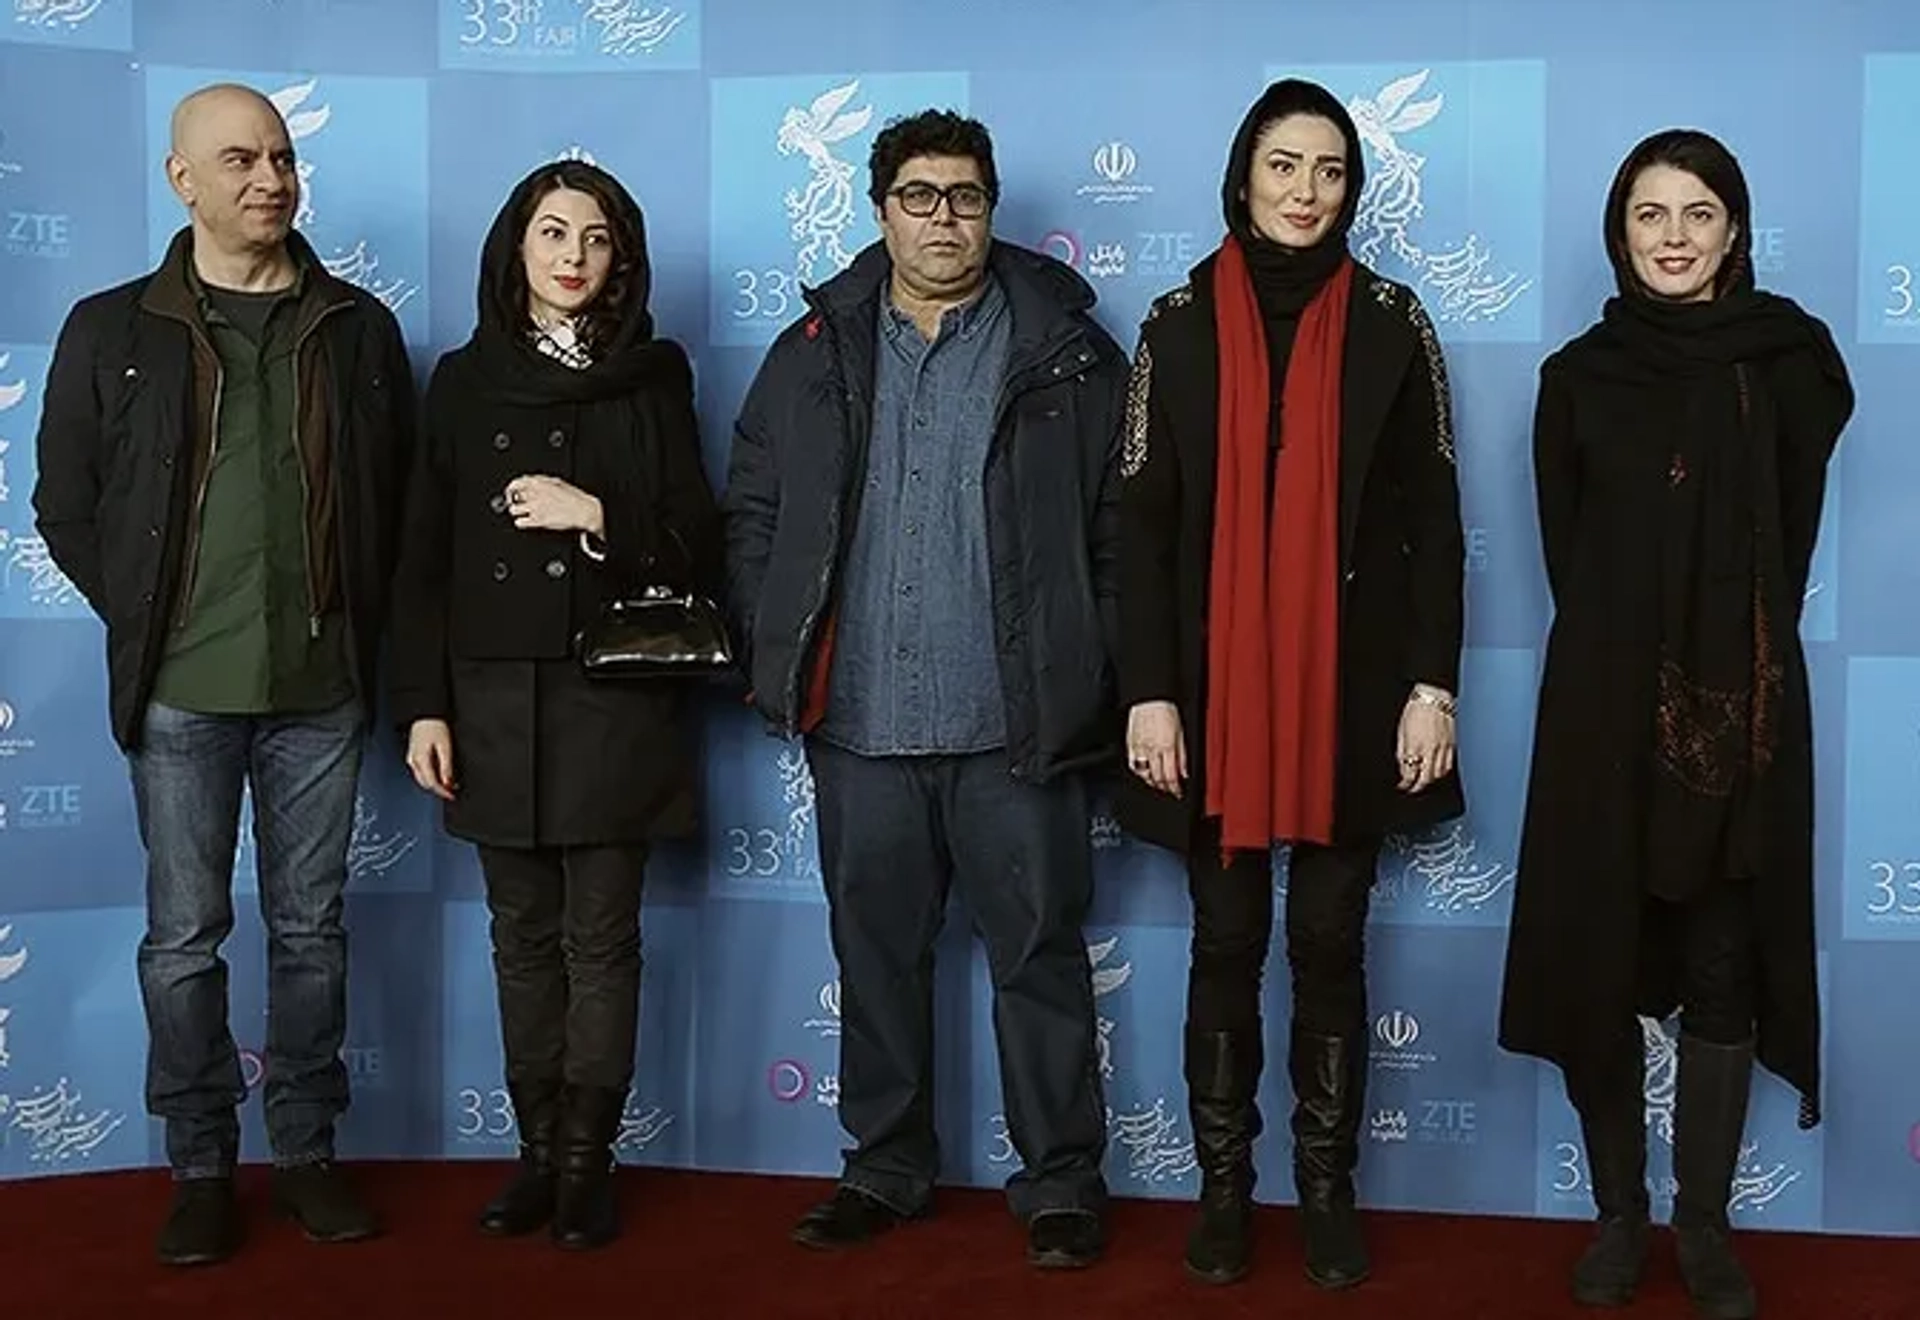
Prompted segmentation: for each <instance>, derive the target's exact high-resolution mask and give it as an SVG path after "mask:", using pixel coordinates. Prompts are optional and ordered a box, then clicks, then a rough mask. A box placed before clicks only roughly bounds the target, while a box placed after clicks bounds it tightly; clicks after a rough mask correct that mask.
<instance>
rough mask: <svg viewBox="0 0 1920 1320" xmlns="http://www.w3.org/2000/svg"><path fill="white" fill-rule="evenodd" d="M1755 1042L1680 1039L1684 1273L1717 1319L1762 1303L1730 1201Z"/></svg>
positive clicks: (1737, 1319) (1743, 1319) (1731, 1319)
mask: <svg viewBox="0 0 1920 1320" xmlns="http://www.w3.org/2000/svg"><path fill="white" fill-rule="evenodd" d="M1752 1081H1753V1043H1752V1042H1751V1041H1749V1042H1747V1043H1745V1044H1742V1045H1712V1044H1709V1043H1707V1042H1706V1041H1703V1040H1699V1039H1697V1038H1695V1037H1693V1036H1689V1035H1686V1034H1685V1033H1682V1034H1681V1037H1680V1077H1679V1081H1678V1083H1677V1085H1676V1087H1675V1092H1676V1093H1675V1096H1674V1107H1673V1173H1674V1179H1675V1181H1676V1182H1677V1183H1678V1184H1679V1187H1678V1191H1677V1193H1676V1195H1675V1197H1674V1203H1673V1231H1674V1238H1675V1247H1676V1250H1677V1253H1678V1255H1679V1257H1680V1276H1681V1278H1683V1279H1685V1280H1686V1284H1687V1293H1688V1295H1690V1296H1691V1297H1692V1298H1693V1306H1694V1309H1695V1310H1696V1311H1698V1312H1699V1313H1700V1314H1701V1315H1703V1316H1708V1317H1710V1318H1711V1320H1748V1317H1750V1316H1752V1315H1754V1314H1756V1312H1757V1310H1758V1301H1757V1299H1756V1298H1755V1296H1754V1291H1753V1280H1752V1279H1751V1278H1749V1277H1748V1275H1747V1271H1746V1269H1745V1267H1743V1266H1742V1265H1741V1264H1740V1260H1739V1258H1738V1257H1737V1256H1735V1255H1734V1254H1733V1242H1732V1228H1731V1226H1730V1225H1729V1224H1728V1222H1727V1200H1728V1197H1729V1196H1730V1195H1731V1193H1732V1191H1733V1173H1734V1167H1735V1165H1736V1164H1738V1162H1739V1159H1740V1142H1741V1139H1742V1137H1743V1136H1744V1135H1745V1132H1746V1125H1747V1093H1748V1090H1749V1089H1750V1087H1751V1085H1752Z"/></svg>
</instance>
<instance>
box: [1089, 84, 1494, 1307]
mask: <svg viewBox="0 0 1920 1320" xmlns="http://www.w3.org/2000/svg"><path fill="white" fill-rule="evenodd" d="M1361 183H1362V160H1361V149H1360V140H1359V136H1358V134H1357V133H1356V132H1355V130H1354V126H1353V123H1352V121H1351V119H1349V117H1348V115H1347V112H1346V110H1345V109H1344V108H1343V107H1342V106H1341V105H1340V103H1339V102H1338V101H1337V100H1336V99H1334V97H1333V96H1332V95H1331V94H1329V93H1328V92H1327V91H1326V90H1325V89H1324V88H1321V87H1318V86H1316V85H1314V84H1311V83H1304V82H1297V81H1286V82H1280V83H1276V84H1274V85H1273V86H1272V87H1270V88H1268V89H1267V91H1266V93H1265V94H1264V95H1263V96H1261V98H1260V99H1259V101H1257V102H1256V103H1255V104H1254V106H1253V107H1252V108H1251V109H1250V110H1249V111H1248V113H1247V116H1246V119H1245V121H1244V122H1243V123H1242V124H1241V126H1240V130H1239V132H1238V133H1237V134H1236V136H1235V138H1234V142H1233V146H1232V150H1231V152H1230V154H1229V157H1228V162H1227V172H1226V179H1225V183H1224V185H1223V187H1222V204H1223V206H1224V209H1225V212H1226V221H1227V229H1228V237H1227V238H1226V240H1225V241H1224V242H1223V243H1222V245H1221V247H1220V249H1219V250H1218V251H1217V252H1215V253H1214V254H1213V255H1211V256H1209V257H1208V258H1207V259H1206V260H1204V261H1202V262H1201V263H1200V265H1198V266H1197V267H1195V268H1194V270H1193V271H1192V273H1191V275H1190V277H1189V279H1188V282H1187V283H1186V285H1184V286H1183V287H1181V288H1180V289H1177V290H1175V291H1174V292H1172V293H1169V294H1166V295H1164V296H1163V297H1161V298H1160V299H1159V300H1158V301H1157V302H1156V303H1155V304H1154V308H1153V311H1152V312H1151V313H1150V314H1149V316H1148V318H1147V321H1146V323H1145V325H1144V326H1143V327H1142V328H1141V333H1140V346H1139V350H1138V354H1137V357H1136V360H1135V364H1134V374H1133V380H1132V386H1131V395H1130V399H1129V405H1130V406H1129V412H1128V419H1127V434H1126V437H1125V444H1124V462H1123V472H1124V474H1125V487H1124V492H1123V498H1122V504H1121V517H1122V525H1123V535H1122V538H1121V544H1122V551H1121V554H1122V582H1121V601H1120V612H1121V621H1122V639H1121V655H1120V666H1119V667H1120V683H1121V698H1122V701H1123V702H1124V703H1125V704H1126V705H1127V707H1128V726H1127V747H1128V756H1129V759H1130V765H1131V769H1132V771H1133V774H1132V775H1131V776H1129V777H1128V779H1127V783H1126V784H1125V785H1124V786H1123V788H1122V790H1121V792H1120V795H1119V800H1118V802H1117V804H1116V805H1117V810H1118V813H1119V816H1120V820H1121V822H1122V824H1123V825H1124V826H1125V827H1126V828H1127V829H1128V830H1129V831H1130V832H1131V833H1133V834H1135V835H1137V836H1138V837H1140V838H1142V839H1145V840H1147V841H1149V842H1151V843H1155V844H1158V845H1160V846H1162V847H1165V848H1169V849H1172V850H1173V851H1175V852H1177V853H1179V854H1180V856H1181V857H1182V858H1184V859H1185V861H1186V863H1187V873H1188V881H1189V888H1190V890H1191V894H1192V899H1193V949H1192V964H1191V968H1190V974H1189V983H1188V999H1187V1020H1186V1038H1185V1052H1186V1079H1187V1091H1188V1097H1189V1104H1190V1110H1191V1114H1192V1119H1193V1130H1194V1140H1195V1145H1196V1147H1197V1152H1198V1158H1199V1163H1200V1169H1201V1175H1202V1189H1201V1212H1200V1217H1199V1222H1198V1224H1197V1225H1196V1227H1195V1230H1194V1233H1193V1235H1192V1237H1191V1239H1190V1241H1189V1244H1188V1251H1187V1264H1188V1268H1189V1269H1190V1270H1192V1272H1193V1273H1194V1274H1196V1275H1197V1276H1199V1277H1200V1278H1202V1279H1205V1280H1208V1281H1210V1282H1219V1283H1225V1282H1231V1281H1233V1280H1235V1279H1237V1278H1239V1277H1241V1276H1242V1275H1243V1274H1245V1273H1246V1270H1247V1267H1248V1262H1249V1256H1250V1249H1251V1244H1250V1240H1249V1236H1248V1233H1249V1228H1250V1224H1251V1216H1250V1210H1251V1204H1252V1190H1253V1160H1252V1144H1253V1141H1254V1138H1255V1137H1256V1136H1258V1134H1259V1131H1260V1116H1259V1113H1258V1110H1257V1109H1256V1107H1255V1102H1254V1096H1255V1092H1256V1090H1257V1088H1258V1086H1259V1080H1260V1072H1261V1067H1262V1062H1263V1058H1264V1044H1263V1036H1262V1028H1261V1022H1260V982H1261V977H1262V972H1263V968H1264V964H1265V961H1266V952H1267V946H1268V944H1269V942H1270V940H1271V938H1272V928H1273V880H1272V874H1271V858H1272V847H1273V845H1274V844H1276V843H1285V844H1290V845H1291V858H1290V863H1289V868H1290V875H1289V882H1288V887H1287V911H1286V922H1287V953H1288V962H1289V965H1290V967H1291V971H1292V976H1293V992H1294V993H1293V1002H1294V1017H1293V1023H1292V1030H1291V1039H1290V1043H1289V1051H1288V1052H1289V1067H1290V1071H1291V1076H1292V1082H1293V1091H1294V1100H1295V1106H1294V1113H1293V1124H1292V1126H1293V1136H1294V1150H1293V1171H1294V1181H1295V1184H1296V1187H1297V1189H1298V1191H1299V1196H1300V1205H1301V1209H1302V1212H1303V1220H1304V1224H1305V1230H1306V1249H1307V1272H1308V1275H1309V1277H1310V1278H1311V1279H1312V1280H1313V1281H1314V1282H1315V1283H1317V1284H1319V1285H1321V1286H1322V1287H1330V1288H1337V1287H1346V1286H1349V1285H1351V1284H1355V1283H1358V1282H1360V1281H1361V1280H1362V1279H1363V1278H1365V1277H1366V1274H1367V1272H1368V1268H1369V1266H1368V1261H1367V1253H1366V1249H1365V1243H1364V1241H1363V1239H1362V1237H1361V1234H1360V1229H1359V1222H1358V1217H1357V1215H1356V1212H1355V1209H1354V1191H1353V1170H1354V1166H1355V1163H1356V1161H1357V1160H1358V1157H1359V1146H1358V1140H1359V1128H1360V1114H1361V1107H1362V1104H1363V1092H1364V1089H1365V1081H1366V1068H1367V1007H1366V982H1365V967H1364V951H1363V937H1364V926H1365V922H1366V914H1367V902H1368V893H1369V890H1370V888H1371V886H1372V884H1373V880H1374V872H1375V867H1376V864H1377V861H1378V856H1379V850H1380V845H1381V842H1382V839H1383V837H1384V836H1385V835H1387V834H1388V833H1391V832H1395V831H1404V830H1415V829H1419V828H1421V827H1424V826H1427V825H1431V824H1435V823H1437V822H1439V821H1441V820H1444V819H1447V818H1449V817H1452V816H1456V815H1458V814H1460V812H1461V811H1462V810H1463V807H1464V804H1463V801H1462V795H1461V789H1460V781H1459V777H1458V774H1457V773H1456V771H1455V768H1454V764H1453V762H1454V694H1455V692H1456V691H1457V690H1458V676H1459V667H1460V648H1461V627H1462V620H1461V615H1462V603H1461V581H1462V569H1463V542H1462V535H1461V527H1460V507H1459V495H1458V489H1457V485H1456V480H1455V472H1454V450H1453V425H1452V420H1451V417H1450V415H1449V401H1448V390H1447V379H1446V368H1445V365H1444V363H1443V362H1442V359H1441V354H1440V346H1439V343H1438V341H1437V339H1436V337H1435V335H1434V331H1433V327H1432V325H1431V323H1430V322H1429V320H1428V318H1427V315H1426V312H1425V311H1424V309H1423V308H1422V307H1421V305H1420V303H1419V300H1418V299H1417V298H1415V297H1414V295H1413V292H1412V291H1411V290H1410V289H1408V288H1406V287H1405V286H1403V285H1400V284H1396V283H1394V282H1392V281H1391V280H1387V279H1385V278H1383V277H1381V276H1380V275H1377V274H1375V273H1374V272H1373V271H1371V270H1368V269H1367V268H1365V267H1364V266H1361V265H1359V264H1358V263H1357V262H1355V261H1354V260H1353V259H1352V258H1351V256H1349V254H1348V252H1347V231H1348V228H1349V227H1350V226H1351V224H1352V222H1353V216H1354V211H1355V208H1356V206H1357V204H1358V201H1359V198H1360V193H1361Z"/></svg>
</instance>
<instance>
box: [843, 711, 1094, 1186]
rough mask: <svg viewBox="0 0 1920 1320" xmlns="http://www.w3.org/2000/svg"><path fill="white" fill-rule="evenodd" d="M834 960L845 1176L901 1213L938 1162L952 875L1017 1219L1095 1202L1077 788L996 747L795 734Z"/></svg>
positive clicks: (1090, 1018) (1082, 840)
mask: <svg viewBox="0 0 1920 1320" xmlns="http://www.w3.org/2000/svg"><path fill="white" fill-rule="evenodd" d="M807 755H808V760H809V762H810V763H811V765H812V769H813V777H814V785H815V802H816V806H817V808H818V811H819V819H820V859H821V864H822V866H821V869H822V871H823V872H824V873H825V878H826V891H827V904H828V911H829V916H830V918H831V923H832V931H833V950H834V953H835V955H836V956H837V957H838V958H839V961H840V1018H841V1029H840V1122H841V1124H842V1125H843V1126H844V1127H845V1128H846V1129H847V1132H848V1134H849V1135H851V1136H852V1137H853V1140H854V1143H855V1146H854V1149H853V1150H852V1151H851V1152H849V1154H848V1156H847V1163H846V1171H845V1173H844V1175H843V1178H842V1181H843V1182H844V1183H845V1184H846V1185H848V1186H850V1187H855V1188H858V1189H860V1190H861V1191H863V1192H866V1193H867V1194H869V1195H871V1196H873V1197H874V1198H875V1199H876V1200H879V1201H881V1202H883V1203H884V1204H886V1205H888V1206H891V1207H892V1208H893V1209H895V1210H897V1211H899V1212H901V1213H903V1214H914V1213H917V1212H919V1211H920V1210H922V1209H924V1208H925V1206H926V1204H927V1201H928V1199H929V1198H930V1196H931V1195H932V1191H933V1184H934V1180H935V1177H936V1175H937V1174H938V1172H939V1164H940V1154H939V1142H938V1138H937V1137H936V1135H935V1132H934V1124H933V949H934V941H935V938H936V936H937V935H938V934H939V931H940V925H941V921H942V918H943V917H944V916H945V911H946V902H947V892H948V887H949V885H950V884H951V883H954V882H957V883H958V884H959V886H960V892H961V895H962V897H964V898H965V900H966V902H967V906H968V908H969V909H970V910H971V912H972V915H973V919H974V924H975V926H976V927H977V928H978V930H979V931H980V934H981V936H982V938H983V939H984V940H985V942H986V948H987V962H988V966H989V967H990V969H991V973H992V977H993V991H994V997H993V1026H994V1037H995V1041H996V1043H997V1045H998V1047H999V1055H1000V1087H1001V1093H1002V1096H1003V1097H1004V1101H1005V1104H1006V1116H1007V1130H1008V1133H1009V1135H1010V1136H1011V1137H1012V1140H1013V1145H1014V1149H1015V1150H1017V1151H1018V1152H1019V1153H1020V1158H1021V1161H1022V1165H1023V1167H1022V1168H1021V1170H1020V1172H1019V1173H1016V1174H1015V1175H1014V1176H1013V1177H1012V1178H1011V1179H1010V1180H1009V1181H1008V1184H1007V1194H1008V1199H1009V1200H1010V1201H1011V1203H1012V1206H1013V1211H1014V1213H1015V1214H1016V1215H1019V1216H1020V1217H1022V1218H1028V1217H1031V1216H1032V1215H1034V1214H1036V1213H1039V1212H1041V1211H1046V1210H1068V1209H1087V1210H1099V1209H1101V1208H1102V1207H1103V1206H1104V1205H1105V1203H1106V1196H1107V1192H1106V1183H1105V1181H1104V1180H1103V1178H1102V1176H1101V1172H1100V1165H1101V1160H1102V1157H1103V1156H1104V1155H1105V1152H1106V1105H1105V1100H1104V1098H1103V1097H1102V1095H1101V1090H1100V1079H1099V1071H1098V1056H1097V1054H1096V1052H1095V1044H1094V1040H1095V1025H1094V1011H1093V984H1092V974H1091V970H1090V968H1089V966H1088V963H1087V948H1086V941H1085V937H1084V935H1083V933H1082V930H1081V924H1082V922H1083V921H1084V920H1085V919H1086V914H1087V908H1088V906H1089V905H1090V903H1091V902H1092V899H1093V852H1092V845H1091V841H1090V839H1089V835H1088V830H1089V821H1088V810H1087V796H1086V787H1085V785H1084V783H1083V782H1082V781H1081V780H1080V779H1079V778H1078V777H1077V776H1067V777H1064V778H1062V779H1058V780H1055V781H1054V782H1052V783H1049V784H1045V785H1039V786H1036V785H1032V784H1023V783H1020V782H1018V781H1016V780H1015V779H1013V778H1012V777H1011V776H1010V775H1009V774H1008V772H1007V760H1006V756H1005V754H1004V753H1002V752H985V753H980V754H977V755H971V756H925V757H865V756H859V755H856V754H854V753H852V752H848V751H844V750H841V749H839V748H836V747H833V746H830V745H828V744H827V743H824V742H822V741H821V740H819V739H817V738H815V739H811V740H809V742H808V746H807Z"/></svg>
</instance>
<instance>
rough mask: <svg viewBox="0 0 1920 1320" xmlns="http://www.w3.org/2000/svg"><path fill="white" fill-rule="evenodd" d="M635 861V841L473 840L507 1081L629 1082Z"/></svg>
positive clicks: (643, 856) (638, 848)
mask: <svg viewBox="0 0 1920 1320" xmlns="http://www.w3.org/2000/svg"><path fill="white" fill-rule="evenodd" d="M646 865H647V846H646V845H645V844H644V843H630V844H620V845H616V846H611V847H595V848H495V847H482V848H481V849H480V866H481V870H482V871H483V872H484V873H485V875H486V882H487V908H488V910H489V911H490V912H491V913H492V914H493V923H492V929H493V972H494V980H495V982H496V984H497V986H498V989H499V993H500V1036H501V1043H502V1044H503V1046H504V1047H505V1050H506V1061H507V1081H508V1083H509V1084H511V1085H516V1086H526V1087H533V1088H539V1087H550V1086H553V1085H556V1084H558V1083H560V1082H566V1083H569V1084H571V1085H575V1086H592V1087H604V1088H608V1089H612V1090H619V1091H625V1090H626V1088H627V1086H628V1084H629V1083H630V1082H631V1081H632V1079H633V1058H634V1039H635V1036H636V1034H637V1033H638V1030H639V1016H640V886H641V880H642V878H643V877H644V875H645V873H646Z"/></svg>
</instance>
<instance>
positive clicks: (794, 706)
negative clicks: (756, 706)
mask: <svg viewBox="0 0 1920 1320" xmlns="http://www.w3.org/2000/svg"><path fill="white" fill-rule="evenodd" d="M807 302H808V305H809V306H810V307H812V309H813V312H814V315H816V316H818V317H819V318H820V329H821V332H822V333H823V334H825V335H826V336H827V342H828V352H829V353H831V354H832V357H833V366H834V377H835V380H836V381H837V382H838V388H839V390H840V403H841V406H842V407H843V408H845V409H846V410H847V423H848V429H849V431H851V430H853V429H855V428H854V425H853V423H854V421H855V419H854V416H853V390H852V389H851V388H850V387H849V386H848V385H847V384H846V382H845V381H844V380H842V379H841V377H842V376H843V375H844V371H845V367H844V363H843V362H842V359H841V355H840V340H839V336H838V335H837V334H836V333H835V331H834V326H833V320H832V317H831V316H829V315H828V313H827V310H826V309H825V308H824V307H822V306H820V305H819V304H818V303H816V302H815V301H814V300H813V299H812V298H808V300H807ZM854 443H855V445H856V446H858V445H861V444H862V442H861V441H860V440H859V439H858V438H857V437H854ZM854 489H855V490H856V491H858V490H859V483H858V482H856V483H855V484H854ZM840 512H841V511H840V505H839V502H838V501H837V500H836V501H835V503H834V505H833V507H832V508H831V509H829V510H828V520H827V540H828V542H829V544H830V546H831V547H832V548H831V551H830V552H829V553H828V554H827V556H826V557H825V558H824V559H822V560H821V562H820V572H819V574H818V576H817V577H816V578H815V580H814V591H813V602H812V604H810V605H809V606H808V607H807V612H806V614H805V615H803V616H802V617H801V619H800V639H799V645H797V646H796V647H795V648H794V652H793V665H792V668H790V669H789V670H788V671H787V681H786V688H787V718H786V727H785V730H784V732H785V733H786V735H787V736H788V737H789V738H791V737H793V736H794V735H795V734H797V733H798V732H799V731H800V719H801V716H802V714H803V713H804V712H803V711H802V709H801V705H802V702H803V700H804V695H803V694H802V692H801V690H800V685H801V682H802V681H803V678H804V676H805V672H806V668H807V654H808V652H809V651H810V650H811V649H812V647H813V631H814V628H815V627H816V626H818V624H819V622H820V615H821V612H822V611H823V610H825V608H826V604H827V597H828V596H829V595H830V594H831V593H832V588H833V574H834V569H835V567H836V566H837V565H838V563H839V561H840V538H841V529H842V522H841V516H840Z"/></svg>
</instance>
